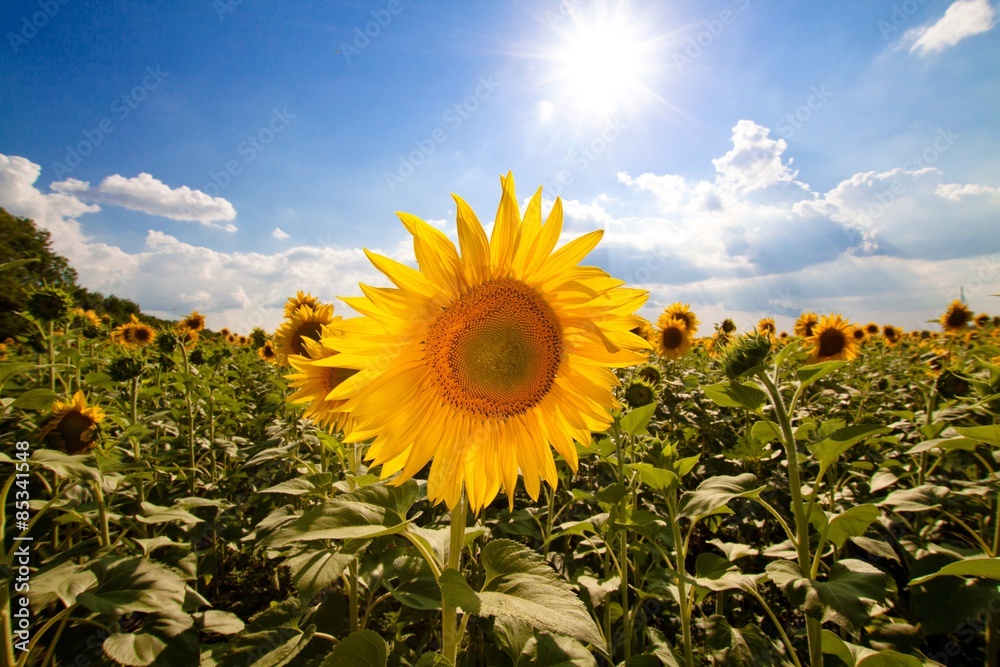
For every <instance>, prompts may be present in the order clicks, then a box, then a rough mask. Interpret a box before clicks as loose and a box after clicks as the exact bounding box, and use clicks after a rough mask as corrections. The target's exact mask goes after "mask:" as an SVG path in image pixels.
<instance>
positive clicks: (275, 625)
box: [219, 598, 316, 667]
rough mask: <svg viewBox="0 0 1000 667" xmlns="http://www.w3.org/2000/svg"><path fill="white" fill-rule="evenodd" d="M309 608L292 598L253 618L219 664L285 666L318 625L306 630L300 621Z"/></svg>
mask: <svg viewBox="0 0 1000 667" xmlns="http://www.w3.org/2000/svg"><path fill="white" fill-rule="evenodd" d="M306 611H307V610H306V609H305V608H304V607H303V605H302V603H301V602H300V601H299V600H298V598H290V599H288V600H285V601H284V602H280V603H278V604H274V603H272V606H271V607H269V608H268V609H265V610H264V611H262V612H260V613H259V614H257V615H256V616H254V617H253V618H251V619H250V622H249V623H247V625H246V627H245V628H244V629H243V632H241V633H239V634H238V635H236V636H235V637H233V638H232V639H231V640H230V643H229V648H228V649H227V650H226V652H225V654H223V656H222V660H221V662H220V663H219V667H283V666H284V665H288V664H289V663H291V662H292V661H293V660H294V659H295V657H296V656H297V655H298V654H299V653H301V652H302V650H303V649H304V648H305V647H306V645H307V644H308V643H309V641H310V640H311V639H312V636H313V633H314V632H315V631H316V626H315V625H309V626H307V627H306V628H305V629H302V628H300V627H299V622H300V619H301V617H302V615H303V614H304V613H306Z"/></svg>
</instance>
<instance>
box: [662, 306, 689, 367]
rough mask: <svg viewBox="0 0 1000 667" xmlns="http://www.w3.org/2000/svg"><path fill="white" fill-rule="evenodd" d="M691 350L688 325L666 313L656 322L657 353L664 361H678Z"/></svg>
mask: <svg viewBox="0 0 1000 667" xmlns="http://www.w3.org/2000/svg"><path fill="white" fill-rule="evenodd" d="M690 349H691V336H690V334H688V329H687V323H686V322H685V321H684V320H682V319H680V318H678V317H674V316H672V315H670V314H668V313H667V312H666V311H664V312H663V314H662V315H660V319H658V320H657V321H656V352H657V354H659V355H660V356H661V357H663V358H664V359H671V360H675V361H676V360H677V359H680V358H681V357H683V356H684V355H685V354H687V353H688V351H690Z"/></svg>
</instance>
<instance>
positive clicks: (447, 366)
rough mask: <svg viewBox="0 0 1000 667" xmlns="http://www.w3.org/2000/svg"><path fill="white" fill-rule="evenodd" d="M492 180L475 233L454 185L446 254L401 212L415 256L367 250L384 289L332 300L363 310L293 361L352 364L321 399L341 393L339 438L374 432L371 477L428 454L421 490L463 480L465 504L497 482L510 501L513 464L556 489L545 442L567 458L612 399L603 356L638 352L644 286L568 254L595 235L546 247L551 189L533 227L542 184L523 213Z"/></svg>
mask: <svg viewBox="0 0 1000 667" xmlns="http://www.w3.org/2000/svg"><path fill="white" fill-rule="evenodd" d="M501 185H502V189H503V194H502V197H501V200H500V207H499V210H498V212H497V216H496V222H495V224H494V225H493V231H492V236H491V237H490V238H489V239H488V238H487V236H486V232H485V231H484V229H483V226H482V225H481V224H480V222H479V220H478V218H477V217H476V215H475V213H473V211H472V209H471V208H470V207H469V206H468V204H466V203H465V201H464V200H462V199H461V198H460V197H457V196H456V197H455V201H456V204H457V216H456V217H457V227H458V240H459V245H460V248H461V256H459V253H458V250H457V249H456V248H455V246H454V244H453V243H452V242H451V241H449V240H448V238H447V237H446V236H445V235H444V234H442V233H441V232H440V231H438V230H437V229H436V228H434V227H432V226H431V225H429V224H427V223H426V222H424V221H423V220H421V219H419V218H417V217H415V216H413V215H409V214H406V213H400V214H399V217H400V219H401V220H402V222H403V225H404V226H405V227H406V229H407V231H408V232H410V233H411V234H412V235H413V237H414V250H415V253H416V257H417V262H418V265H419V268H418V269H412V268H409V267H407V266H404V265H403V264H399V263H397V262H395V261H393V260H391V259H388V258H386V257H382V256H379V255H375V254H373V253H368V257H369V259H371V261H372V263H373V264H374V265H375V266H376V268H378V269H379V270H380V271H381V272H382V273H384V274H385V275H386V276H387V277H388V278H389V280H391V281H392V282H393V283H394V284H395V286H396V287H395V288H379V287H369V286H367V285H362V286H361V289H362V291H363V292H364V296H363V297H357V298H346V299H344V301H346V302H347V303H348V305H350V306H351V307H353V308H354V309H355V310H357V311H358V312H360V313H362V317H359V318H352V319H349V320H344V321H343V322H341V323H340V329H341V334H342V335H337V336H331V337H324V338H323V339H322V343H323V345H324V346H325V347H326V348H328V349H330V350H332V351H336V352H338V354H337V355H333V356H332V357H326V358H323V359H319V360H315V361H311V362H308V363H306V362H302V361H300V360H298V359H296V363H297V364H299V365H300V366H303V367H305V366H307V365H313V366H330V367H337V368H342V369H345V370H356V371H358V372H357V373H356V374H355V375H353V376H352V377H350V378H347V379H346V380H344V381H343V382H342V383H341V384H340V385H339V386H338V387H337V388H336V389H335V390H334V391H332V392H331V393H329V394H328V395H327V396H326V400H327V401H333V400H346V403H345V404H344V405H342V406H340V408H339V411H342V412H346V413H348V414H349V416H350V417H351V419H352V420H353V421H354V422H355V423H356V426H355V427H354V428H353V429H352V430H351V433H350V435H349V436H348V437H347V438H345V441H346V442H358V441H361V440H365V439H367V438H369V437H372V436H374V438H375V440H374V442H373V443H372V445H371V447H370V448H369V449H368V452H367V454H366V458H367V459H368V460H371V461H372V465H381V466H382V476H383V477H387V476H389V475H392V474H394V473H396V472H397V471H402V473H401V474H400V476H399V477H398V478H397V481H403V480H406V479H409V478H410V477H412V476H413V475H414V474H416V473H417V472H418V471H419V470H421V469H422V468H423V467H424V465H426V464H427V462H428V461H430V460H431V459H433V462H432V463H431V468H430V475H429V477H428V481H427V495H428V498H429V499H430V500H431V502H432V503H438V502H441V501H444V502H445V503H446V504H447V506H448V507H449V508H452V507H454V506H455V505H456V504H457V503H458V502H459V499H460V497H461V495H462V489H463V486H464V488H465V492H466V494H467V497H468V499H469V504H470V506H471V507H472V509H473V511H478V510H479V509H481V508H482V507H484V506H485V505H487V504H489V503H490V502H492V500H493V499H494V498H495V497H496V495H497V494H498V493H499V491H500V489H501V488H502V489H503V490H504V491H505V492H506V494H507V497H508V500H509V502H510V504H511V506H513V497H514V491H515V488H516V486H517V477H518V470H520V471H521V473H522V475H523V479H524V485H525V488H526V490H527V492H528V495H529V496H531V497H532V498H534V499H537V498H538V493H539V491H540V481H541V480H542V479H544V480H545V481H547V482H548V483H549V484H550V485H551V486H552V487H555V485H556V483H557V480H558V477H557V473H556V467H555V461H554V459H553V456H552V450H551V449H550V447H549V445H550V444H551V446H552V447H553V448H555V450H556V451H557V452H559V453H560V454H562V456H563V457H564V458H565V459H566V461H567V463H569V465H570V467H571V468H572V469H573V470H576V468H577V453H576V443H579V444H582V445H588V444H589V443H590V441H591V431H603V430H605V429H607V428H608V427H609V426H610V425H611V423H612V416H611V412H610V409H611V408H617V407H620V406H619V403H618V402H617V401H616V400H615V398H614V395H613V393H612V389H613V387H615V386H616V385H617V384H618V380H617V378H616V377H615V375H614V373H612V372H611V370H610V369H611V368H624V367H628V366H632V365H636V364H640V363H642V362H644V361H645V360H646V355H645V354H643V353H642V351H645V350H648V349H649V344H648V343H647V342H645V341H643V340H642V339H641V338H639V336H637V335H635V334H633V333H631V331H630V329H632V327H634V326H635V318H634V316H633V313H634V312H635V311H636V310H637V309H638V308H639V307H640V306H642V304H643V303H644V302H645V300H646V298H647V294H646V292H644V291H640V290H634V289H626V288H624V287H622V285H623V283H622V281H620V280H616V279H614V278H612V277H610V276H609V275H608V274H607V273H605V272H604V271H602V270H601V269H598V268H596V267H588V266H579V265H578V263H579V262H580V261H581V260H582V259H583V258H584V257H585V256H586V255H587V254H588V253H589V252H590V251H591V250H593V249H594V247H595V246H596V245H597V243H598V242H599V241H600V239H601V236H602V234H603V233H602V232H601V231H595V232H591V233H590V234H587V235H585V236H582V237H580V238H578V239H575V240H574V241H571V242H570V243H567V244H566V245H564V246H562V247H561V248H560V249H559V250H556V251H554V249H555V247H556V243H557V241H558V240H559V235H560V233H561V231H562V201H561V200H560V199H558V198H557V199H556V200H555V203H554V204H553V207H552V211H551V213H550V214H549V217H548V220H547V221H546V222H545V224H544V225H543V224H542V219H541V201H542V193H541V188H539V190H538V191H537V192H536V193H535V195H534V197H532V199H531V201H530V202H529V203H528V207H527V210H526V211H525V214H524V217H523V219H522V217H521V213H520V210H519V207H518V203H517V197H516V194H515V190H514V178H513V176H512V175H510V174H508V175H507V176H506V177H502V178H501ZM553 251H554V252H553ZM310 347H313V346H310ZM404 397H408V399H406V398H404ZM574 441H575V442H574Z"/></svg>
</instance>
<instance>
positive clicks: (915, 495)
mask: <svg viewBox="0 0 1000 667" xmlns="http://www.w3.org/2000/svg"><path fill="white" fill-rule="evenodd" d="M946 495H948V488H947V487H945V486H934V485H932V484H924V485H922V486H917V487H914V488H912V489H899V490H896V491H893V492H892V493H890V494H889V495H888V496H886V498H885V500H883V501H881V502H879V503H877V504H878V505H882V506H884V507H891V508H892V509H894V510H896V511H897V512H926V511H927V510H930V509H934V508H935V507H940V505H941V499H942V498H944V497H945V496H946Z"/></svg>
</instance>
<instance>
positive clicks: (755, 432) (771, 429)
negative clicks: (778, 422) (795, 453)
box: [750, 420, 781, 442]
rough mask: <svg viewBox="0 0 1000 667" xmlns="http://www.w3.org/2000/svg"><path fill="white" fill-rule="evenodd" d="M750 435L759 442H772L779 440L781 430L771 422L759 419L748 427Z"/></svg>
mask: <svg viewBox="0 0 1000 667" xmlns="http://www.w3.org/2000/svg"><path fill="white" fill-rule="evenodd" d="M750 437H751V438H753V439H754V440H758V441H760V442H773V441H775V440H777V441H779V442H780V441H781V431H779V430H778V427H777V426H775V425H774V424H773V423H771V422H769V421H763V420H761V421H758V422H754V425H753V426H751V427H750Z"/></svg>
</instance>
